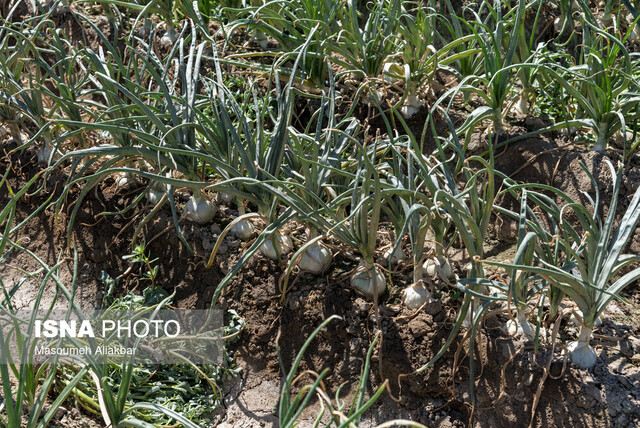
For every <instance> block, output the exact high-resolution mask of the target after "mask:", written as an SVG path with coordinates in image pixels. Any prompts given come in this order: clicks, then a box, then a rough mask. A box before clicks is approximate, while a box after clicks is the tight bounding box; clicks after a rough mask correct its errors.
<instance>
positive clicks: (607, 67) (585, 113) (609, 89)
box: [536, 20, 640, 150]
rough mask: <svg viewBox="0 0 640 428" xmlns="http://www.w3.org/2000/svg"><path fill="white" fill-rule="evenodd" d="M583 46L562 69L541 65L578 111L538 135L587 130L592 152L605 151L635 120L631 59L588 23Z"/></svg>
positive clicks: (636, 97)
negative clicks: (574, 59)
mask: <svg viewBox="0 0 640 428" xmlns="http://www.w3.org/2000/svg"><path fill="white" fill-rule="evenodd" d="M582 23H583V39H582V41H583V44H582V45H581V46H580V50H579V52H580V55H578V63H577V64H576V65H573V66H569V67H565V66H563V65H561V64H558V63H550V64H540V65H538V67H539V73H540V74H542V75H544V76H546V79H547V80H550V79H552V80H554V81H555V82H557V83H558V84H560V85H561V86H562V88H563V89H564V90H565V91H566V93H567V94H568V95H570V96H571V99H572V100H573V102H574V103H575V104H576V105H577V107H578V109H577V112H576V114H575V117H574V118H572V119H570V120H568V121H566V122H565V123H561V124H556V125H552V126H550V127H547V128H544V129H542V130H539V131H536V132H537V133H541V132H546V131H550V130H555V129H558V128H561V127H576V128H587V129H589V130H591V131H592V132H593V134H594V136H595V140H596V142H595V146H594V147H593V149H594V150H604V149H606V148H607V144H608V141H609V139H610V138H611V137H612V136H613V135H614V134H616V133H617V132H622V133H623V135H624V133H625V132H626V129H627V123H628V122H631V121H633V120H636V119H637V118H638V114H640V113H639V110H638V106H639V105H640V96H639V95H638V85H637V81H636V79H635V78H634V77H633V69H632V59H631V56H630V55H629V52H628V51H627V49H626V48H625V46H624V44H623V43H622V42H621V41H620V40H619V39H618V38H617V37H616V36H614V35H611V34H609V33H607V32H606V31H603V30H601V29H599V28H597V27H596V26H595V25H593V24H591V23H590V22H589V21H588V20H583V21H582Z"/></svg>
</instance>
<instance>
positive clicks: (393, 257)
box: [383, 246, 407, 264]
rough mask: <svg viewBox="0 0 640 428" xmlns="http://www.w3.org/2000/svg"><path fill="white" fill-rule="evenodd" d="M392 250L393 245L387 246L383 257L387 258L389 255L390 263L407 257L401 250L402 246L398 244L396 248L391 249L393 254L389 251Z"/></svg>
mask: <svg viewBox="0 0 640 428" xmlns="http://www.w3.org/2000/svg"><path fill="white" fill-rule="evenodd" d="M392 251H393V247H391V248H389V249H388V250H387V251H385V253H384V255H383V257H384V258H385V259H386V260H388V259H389V257H391V263H392V264H395V263H398V262H401V261H403V260H405V259H406V258H407V255H406V254H405V253H404V251H402V248H401V247H400V246H398V248H396V250H395V251H393V255H391V252H392Z"/></svg>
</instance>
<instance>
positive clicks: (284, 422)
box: [276, 315, 424, 428]
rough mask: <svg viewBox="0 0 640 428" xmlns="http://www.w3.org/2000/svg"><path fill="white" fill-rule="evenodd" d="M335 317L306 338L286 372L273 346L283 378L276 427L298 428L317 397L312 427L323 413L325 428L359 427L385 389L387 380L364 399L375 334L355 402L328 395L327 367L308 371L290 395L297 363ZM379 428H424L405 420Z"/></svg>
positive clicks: (296, 381)
mask: <svg viewBox="0 0 640 428" xmlns="http://www.w3.org/2000/svg"><path fill="white" fill-rule="evenodd" d="M340 319H341V318H340V317H339V316H337V315H332V316H330V317H329V318H327V319H326V320H324V321H323V322H322V323H321V324H320V325H319V326H318V327H317V328H316V329H315V330H314V331H313V332H312V333H311V334H310V335H309V337H308V338H307V340H306V341H305V343H304V344H303V345H302V348H300V351H299V352H298V354H297V355H296V358H295V360H294V361H293V363H292V365H291V368H290V369H289V371H286V369H285V366H284V362H283V361H282V354H281V353H280V346H279V345H277V346H276V350H277V352H278V360H279V362H280V367H281V369H282V373H283V375H284V376H285V378H284V382H283V384H284V385H283V386H282V392H281V394H280V400H279V403H278V409H277V411H278V421H279V424H278V425H279V426H281V427H283V428H285V427H286V428H291V427H295V426H297V420H298V419H299V418H300V415H301V414H302V412H303V411H304V410H305V409H306V408H307V407H308V406H309V404H310V402H311V400H312V399H313V398H314V397H316V396H317V398H318V399H319V400H320V402H321V403H322V404H321V410H320V412H319V413H318V416H317V417H316V419H315V425H320V422H321V421H323V417H326V414H327V413H328V415H329V416H330V420H329V422H328V423H327V424H326V425H325V426H336V427H345V428H346V427H353V426H359V425H360V420H361V418H362V415H363V414H364V413H365V412H366V411H367V410H368V409H369V408H370V407H371V406H372V405H373V404H374V403H375V402H376V401H377V400H378V399H379V398H380V396H381V395H382V394H383V393H384V391H385V390H386V389H388V381H384V382H383V383H382V385H380V386H378V387H377V388H375V390H374V392H373V394H371V396H370V397H369V398H368V399H365V398H366V397H365V395H366V392H367V381H368V379H369V374H370V371H371V357H372V356H373V352H374V350H375V348H376V345H377V343H378V339H379V338H380V335H376V336H375V337H374V339H373V341H372V342H371V345H369V349H368V351H367V356H366V358H365V360H364V365H363V367H362V370H361V374H360V379H359V380H358V384H357V386H356V390H355V393H354V399H353V401H352V402H351V405H350V406H348V405H347V404H348V403H347V402H346V401H342V400H340V389H341V388H339V389H338V392H337V394H336V397H335V400H334V399H332V397H330V396H329V394H328V391H326V389H325V388H324V385H323V383H322V381H323V379H324V378H326V377H327V376H328V375H329V374H330V370H329V368H324V369H323V370H322V372H320V373H315V372H313V371H308V372H307V373H308V374H309V375H310V376H311V377H312V383H310V384H307V385H304V386H302V387H301V388H300V390H299V392H298V393H296V394H295V395H294V394H293V391H292V389H293V386H294V385H295V384H296V383H298V382H299V381H300V375H298V369H299V367H300V363H301V362H302V359H303V358H304V354H305V352H306V350H307V349H308V348H309V346H310V345H311V342H312V341H313V340H314V339H316V336H318V335H319V334H320V332H321V331H322V329H323V328H325V327H326V326H327V325H328V324H329V323H330V322H331V321H334V320H340ZM380 426H408V427H415V428H424V426H423V425H421V424H419V423H416V422H411V421H408V420H393V421H389V422H386V423H384V424H382V425H380Z"/></svg>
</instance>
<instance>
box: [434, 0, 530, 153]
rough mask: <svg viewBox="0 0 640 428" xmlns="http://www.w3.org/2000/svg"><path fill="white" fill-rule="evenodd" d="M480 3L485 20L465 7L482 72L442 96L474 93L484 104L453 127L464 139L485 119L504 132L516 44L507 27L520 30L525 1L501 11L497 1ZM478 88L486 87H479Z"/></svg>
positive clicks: (467, 78) (513, 75) (498, 130)
mask: <svg viewBox="0 0 640 428" xmlns="http://www.w3.org/2000/svg"><path fill="white" fill-rule="evenodd" d="M482 5H483V6H486V8H487V10H488V15H487V18H486V23H484V22H483V20H482V19H481V18H480V16H479V13H481V11H480V12H476V11H474V10H473V9H470V8H467V10H468V11H469V13H472V14H473V15H474V16H475V20H473V21H471V23H469V24H468V25H469V27H470V29H471V31H473V33H474V35H475V36H476V41H477V43H478V44H479V46H480V48H481V49H482V58H483V64H484V72H483V74H481V75H479V76H468V77H466V78H465V79H463V80H462V81H461V82H460V84H459V85H458V87H457V88H455V89H453V90H452V91H450V92H449V93H447V94H445V95H444V96H443V98H445V97H448V96H449V95H451V94H457V93H458V92H459V91H463V92H467V93H475V94H476V95H478V96H479V97H480V98H481V99H483V100H484V102H485V103H486V105H484V106H481V107H478V108H476V109H475V110H474V111H473V112H472V113H471V114H470V115H469V117H468V118H467V120H466V121H465V122H464V123H463V124H462V125H461V126H460V127H459V129H458V130H457V133H458V134H462V133H467V140H468V138H469V137H470V135H471V132H472V131H473V129H474V128H475V126H476V125H477V124H479V123H480V122H481V121H482V120H483V119H486V118H490V119H491V120H492V121H493V125H494V127H495V131H496V133H497V134H502V133H504V122H503V114H504V113H505V112H504V111H503V105H504V103H505V101H506V99H507V96H508V95H509V92H510V90H511V87H512V85H513V83H514V79H515V71H514V68H513V67H512V66H513V64H514V60H515V59H516V58H517V57H516V49H517V47H518V37H511V36H510V30H511V31H518V30H519V29H520V27H521V26H522V20H523V19H524V13H525V10H526V2H518V4H517V6H514V7H513V8H512V9H511V10H510V11H509V12H507V13H505V14H503V11H502V2H501V1H498V0H496V1H495V2H494V4H493V6H491V5H490V4H489V2H488V1H485V2H483V3H482ZM492 21H495V22H494V25H495V28H492V27H490V26H489V25H490V24H491V22H492ZM482 87H484V88H486V90H485V89H481V88H482ZM465 151H466V144H465Z"/></svg>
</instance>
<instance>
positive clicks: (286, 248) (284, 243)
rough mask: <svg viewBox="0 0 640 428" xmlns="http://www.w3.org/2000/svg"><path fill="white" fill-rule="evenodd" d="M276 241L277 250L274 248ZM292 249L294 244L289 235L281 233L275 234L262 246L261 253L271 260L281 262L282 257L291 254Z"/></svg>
mask: <svg viewBox="0 0 640 428" xmlns="http://www.w3.org/2000/svg"><path fill="white" fill-rule="evenodd" d="M274 238H275V239H274ZM274 240H275V243H276V246H277V248H276V247H274V246H273V241H274ZM292 249H293V242H291V238H289V236H287V235H282V234H281V233H280V232H275V233H274V235H273V236H270V237H269V238H267V240H266V241H264V243H263V244H262V245H261V246H260V252H261V253H262V254H264V255H265V256H266V257H269V258H270V259H271V260H280V256H281V255H283V254H287V253H290V252H291V250H292Z"/></svg>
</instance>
